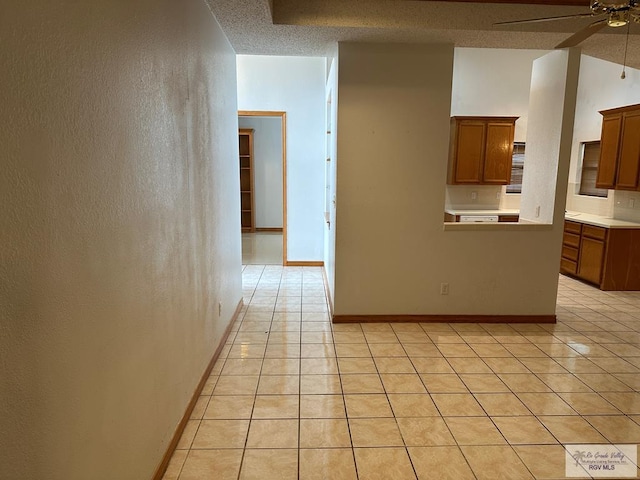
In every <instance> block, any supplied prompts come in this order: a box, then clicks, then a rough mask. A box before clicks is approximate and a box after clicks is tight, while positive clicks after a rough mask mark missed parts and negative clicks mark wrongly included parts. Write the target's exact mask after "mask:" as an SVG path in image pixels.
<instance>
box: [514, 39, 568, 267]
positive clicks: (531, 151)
mask: <svg viewBox="0 0 640 480" xmlns="http://www.w3.org/2000/svg"><path fill="white" fill-rule="evenodd" d="M579 71H580V53H579V51H578V50H577V49H568V50H567V49H563V50H555V51H552V52H549V53H547V54H546V55H544V56H543V57H541V58H538V59H536V60H534V62H533V71H532V75H531V94H530V95H529V128H528V130H527V148H526V160H525V169H524V176H523V179H522V199H521V202H520V219H521V220H527V221H531V222H538V223H549V224H554V225H555V224H557V223H558V222H560V223H562V222H563V221H564V211H565V200H566V191H567V181H568V175H569V163H570V160H571V144H572V140H573V125H574V119H575V109H576V98H577V91H578V77H579ZM558 261H559V257H558Z"/></svg>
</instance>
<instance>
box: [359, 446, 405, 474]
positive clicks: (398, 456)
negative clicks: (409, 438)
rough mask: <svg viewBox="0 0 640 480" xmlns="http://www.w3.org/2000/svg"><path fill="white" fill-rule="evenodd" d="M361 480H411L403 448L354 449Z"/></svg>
mask: <svg viewBox="0 0 640 480" xmlns="http://www.w3.org/2000/svg"><path fill="white" fill-rule="evenodd" d="M353 450H354V455H355V457H356V465H357V467H358V477H359V478H360V479H361V480H412V479H415V478H416V476H415V474H414V472H413V468H412V466H411V462H410V461H409V456H408V455H407V451H406V449H404V448H354V449H353Z"/></svg>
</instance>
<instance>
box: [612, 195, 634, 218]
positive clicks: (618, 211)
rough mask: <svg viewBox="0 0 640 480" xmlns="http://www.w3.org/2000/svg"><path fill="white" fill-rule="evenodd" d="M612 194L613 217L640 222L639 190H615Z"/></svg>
mask: <svg viewBox="0 0 640 480" xmlns="http://www.w3.org/2000/svg"><path fill="white" fill-rule="evenodd" d="M613 194H614V196H613V199H614V201H613V218H617V219H619V220H627V221H630V222H640V192H625V191H623V190H616V191H614V192H613ZM609 195H611V191H609Z"/></svg>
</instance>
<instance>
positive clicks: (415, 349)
mask: <svg viewBox="0 0 640 480" xmlns="http://www.w3.org/2000/svg"><path fill="white" fill-rule="evenodd" d="M401 335H408V334H399V337H400V341H401V342H402V346H403V347H404V351H405V352H407V355H409V357H411V358H412V359H413V358H433V357H442V354H441V353H440V350H438V347H436V346H435V345H434V344H433V343H430V342H431V339H429V337H427V336H426V334H425V336H424V338H425V341H428V342H429V343H408V342H405V341H404V337H403V336H401Z"/></svg>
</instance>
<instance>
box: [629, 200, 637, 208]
mask: <svg viewBox="0 0 640 480" xmlns="http://www.w3.org/2000/svg"><path fill="white" fill-rule="evenodd" d="M635 206H636V199H635V198H630V199H629V208H633V207H635Z"/></svg>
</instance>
